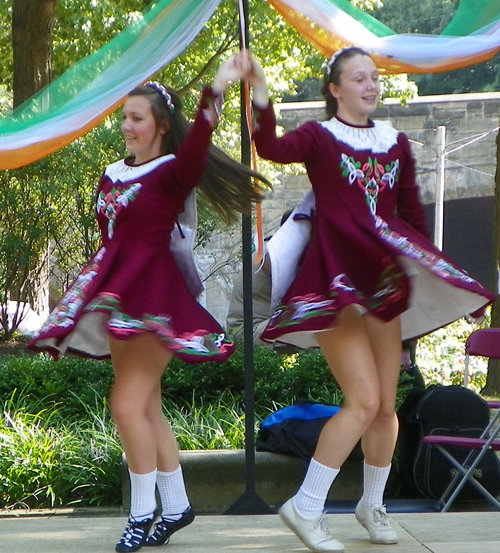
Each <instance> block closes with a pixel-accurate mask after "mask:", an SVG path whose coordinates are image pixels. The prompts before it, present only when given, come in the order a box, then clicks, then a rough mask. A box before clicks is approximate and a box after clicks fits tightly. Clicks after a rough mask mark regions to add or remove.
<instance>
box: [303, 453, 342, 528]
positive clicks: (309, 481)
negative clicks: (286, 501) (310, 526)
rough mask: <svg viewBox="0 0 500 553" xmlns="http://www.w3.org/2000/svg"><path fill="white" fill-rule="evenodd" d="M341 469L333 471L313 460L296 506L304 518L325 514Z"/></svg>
mask: <svg viewBox="0 0 500 553" xmlns="http://www.w3.org/2000/svg"><path fill="white" fill-rule="evenodd" d="M339 472H340V469H332V468H330V467H327V466H325V465H322V464H321V463H318V461H316V460H315V459H311V462H310V464H309V468H308V469H307V474H306V477H305V478H304V482H302V486H301V487H300V489H299V491H298V492H297V495H296V496H295V505H296V507H297V509H298V511H299V513H300V514H301V515H302V516H303V517H304V518H310V519H313V518H316V517H317V516H318V515H320V514H321V513H322V512H323V509H324V507H325V501H326V497H327V495H328V492H329V490H330V488H331V486H332V484H333V481H334V480H335V478H336V477H337V475H338V473H339Z"/></svg>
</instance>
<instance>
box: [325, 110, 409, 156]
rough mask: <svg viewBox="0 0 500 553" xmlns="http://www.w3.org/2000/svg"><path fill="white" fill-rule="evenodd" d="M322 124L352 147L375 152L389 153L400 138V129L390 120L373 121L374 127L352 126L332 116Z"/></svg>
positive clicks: (338, 138)
mask: <svg viewBox="0 0 500 553" xmlns="http://www.w3.org/2000/svg"><path fill="white" fill-rule="evenodd" d="M320 125H321V126H322V127H324V128H325V129H326V130H327V131H329V132H331V133H332V134H333V136H334V137H335V138H336V139H337V140H339V141H340V142H344V143H345V144H347V145H349V146H350V147H351V148H354V149H355V150H371V151H372V152H373V153H374V154H380V153H387V152H388V151H389V150H390V149H391V148H392V147H393V146H394V145H395V144H396V143H397V139H398V131H397V130H396V129H395V128H394V127H393V126H392V123H391V122H390V121H379V120H376V121H373V127H352V126H351V125H347V124H346V123H343V122H342V121H340V120H339V119H337V118H336V117H332V118H331V119H330V120H329V121H323V122H322V123H320Z"/></svg>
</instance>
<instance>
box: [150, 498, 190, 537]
mask: <svg viewBox="0 0 500 553" xmlns="http://www.w3.org/2000/svg"><path fill="white" fill-rule="evenodd" d="M193 520H194V510H193V508H192V507H191V505H190V506H189V507H188V508H187V509H186V510H185V511H184V512H183V513H182V516H181V518H180V519H179V520H172V519H170V518H168V517H161V519H160V520H159V521H158V522H157V523H156V524H155V527H154V530H153V531H152V532H151V535H150V536H149V538H148V539H147V540H146V545H163V544H165V543H168V540H169V539H170V536H171V535H172V534H173V533H174V532H177V530H180V529H181V528H184V527H185V526H187V525H188V524H191V523H192V522H193Z"/></svg>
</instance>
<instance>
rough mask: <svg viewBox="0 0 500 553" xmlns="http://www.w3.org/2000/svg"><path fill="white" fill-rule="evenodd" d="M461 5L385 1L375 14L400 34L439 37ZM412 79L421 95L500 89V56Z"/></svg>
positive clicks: (448, 0) (444, 0) (441, 0)
mask: <svg viewBox="0 0 500 553" xmlns="http://www.w3.org/2000/svg"><path fill="white" fill-rule="evenodd" d="M459 4H460V0H420V1H419V2H415V1H414V0H384V1H383V6H381V7H380V8H377V9H376V10H374V11H373V12H372V15H373V16H374V17H375V18H376V19H378V20H379V21H381V22H382V23H384V24H385V25H387V26H388V27H390V28H391V29H392V30H393V31H395V32H397V33H399V34H403V33H420V34H429V35H438V34H440V33H441V31H442V30H443V29H444V28H445V27H446V26H447V25H448V24H449V23H450V21H451V19H452V17H453V15H454V14H455V12H456V10H457V8H458V5H459ZM409 78H410V79H411V80H412V81H414V82H415V84H416V85H417V87H418V93H419V95H421V96H426V95H429V94H461V93H466V92H492V91H495V90H500V54H497V55H496V56H494V57H493V58H492V59H491V60H488V61H486V62H483V63H478V64H475V65H472V66H469V67H464V68H462V69H455V70H454V71H444V72H442V73H428V74H418V75H409Z"/></svg>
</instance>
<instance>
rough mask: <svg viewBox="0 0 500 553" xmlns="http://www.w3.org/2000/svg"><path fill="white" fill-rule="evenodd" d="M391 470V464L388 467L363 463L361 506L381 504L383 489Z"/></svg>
mask: <svg viewBox="0 0 500 553" xmlns="http://www.w3.org/2000/svg"><path fill="white" fill-rule="evenodd" d="M390 472H391V465H389V466H388V467H374V466H373V465H368V464H367V463H366V461H365V462H364V463H363V496H362V497H361V501H362V505H363V507H371V506H372V505H382V504H383V502H384V491H385V486H386V484H387V479H388V478H389V473H390Z"/></svg>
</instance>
